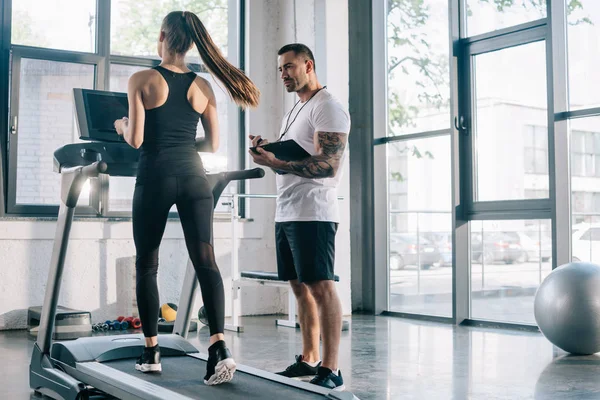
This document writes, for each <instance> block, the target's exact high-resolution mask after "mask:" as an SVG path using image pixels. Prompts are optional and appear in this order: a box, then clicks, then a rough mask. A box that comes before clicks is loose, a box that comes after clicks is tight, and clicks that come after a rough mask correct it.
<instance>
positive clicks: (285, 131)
mask: <svg viewBox="0 0 600 400" xmlns="http://www.w3.org/2000/svg"><path fill="white" fill-rule="evenodd" d="M326 87H327V86H323V87H322V88H319V90H317V91H316V92H315V93H313V95H312V96H310V98H309V99H308V100H306V103H304V104H303V105H302V107H300V109H299V110H298V112H297V113H296V116H295V117H294V119H293V120H292V122H291V123H290V124H289V125H288V122H290V117H291V116H292V112H293V111H294V109H295V108H296V106H297V105H298V103H300V100H298V101H297V102H296V104H294V107H292V109H291V110H290V113H289V114H288V117H287V120H286V121H285V130H284V131H283V133H282V134H281V136H279V139H277V141H278V142H279V141H280V140H281V138H282V137H284V136H285V134H286V133H287V131H288V130H289V129H290V127H291V126H292V124H293V123H294V121H296V118H298V115H299V114H300V111H302V109H303V108H304V106H305V105H307V104H308V102H309V101H311V100H312V98H313V97H315V96H316V94H317V93H319V92H320V91H321V90H322V89H325V88H326Z"/></svg>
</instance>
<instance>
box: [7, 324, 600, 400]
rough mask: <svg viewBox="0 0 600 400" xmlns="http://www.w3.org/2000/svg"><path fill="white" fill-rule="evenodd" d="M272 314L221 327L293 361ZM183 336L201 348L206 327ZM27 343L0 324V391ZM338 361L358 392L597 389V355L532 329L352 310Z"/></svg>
mask: <svg viewBox="0 0 600 400" xmlns="http://www.w3.org/2000/svg"><path fill="white" fill-rule="evenodd" d="M274 318H275V317H272V316H261V317H245V318H242V323H243V324H244V326H245V332H244V333H239V334H234V333H231V332H228V333H227V334H226V340H227V342H228V344H229V346H230V347H231V350H232V352H233V354H234V356H235V358H236V360H237V361H238V362H239V363H242V364H246V365H250V366H253V367H256V368H261V369H266V370H271V371H276V370H280V369H282V368H284V367H285V366H287V365H288V364H289V363H290V362H291V361H293V357H294V354H297V353H299V352H300V350H301V337H300V332H299V331H297V330H292V329H290V328H283V327H276V326H275V323H274ZM200 326H202V325H200ZM191 336H192V337H191V342H192V343H193V344H194V345H196V346H197V347H198V348H199V349H200V350H201V351H205V349H206V348H207V345H208V329H207V328H206V327H202V329H200V330H199V331H198V332H197V333H193V334H192V335H191ZM32 345H33V341H32V340H31V339H29V338H28V337H27V333H26V332H25V331H4V332H0V351H1V354H2V361H3V364H4V367H3V368H2V369H0V398H3V399H14V400H17V399H29V398H30V393H31V392H30V390H29V385H28V367H29V357H30V354H31V348H32ZM9 365H10V368H8V367H7V366H9ZM340 365H341V370H342V373H343V376H344V377H345V380H346V385H347V386H348V387H349V389H350V390H352V391H353V392H354V393H355V394H356V395H357V396H358V397H359V398H361V399H540V400H541V399H564V398H569V399H581V398H586V399H590V398H600V379H598V376H600V357H597V356H588V357H573V356H568V355H566V354H564V353H560V352H557V351H556V349H555V348H554V347H553V346H552V345H551V344H550V343H549V342H548V341H547V340H546V339H545V338H544V337H543V336H542V335H541V334H539V333H523V332H519V331H511V330H493V329H481V328H468V327H462V326H460V327H455V326H452V325H447V324H440V323H432V322H420V321H413V320H406V319H398V318H394V317H379V316H378V317H374V316H368V315H354V316H353V317H352V319H351V328H350V330H349V331H347V332H343V334H342V343H341V348H340ZM132 368H133V361H132ZM199 379H200V377H199Z"/></svg>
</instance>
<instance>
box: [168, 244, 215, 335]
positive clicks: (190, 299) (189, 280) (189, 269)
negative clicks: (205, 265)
mask: <svg viewBox="0 0 600 400" xmlns="http://www.w3.org/2000/svg"><path fill="white" fill-rule="evenodd" d="M211 244H212V243H211ZM197 288H198V277H197V276H196V270H195V269H194V265H193V264H192V261H191V260H190V258H189V257H188V262H187V266H186V268H185V275H184V278H183V286H182V288H181V293H180V295H179V304H178V306H177V316H176V317H175V323H174V324H173V333H174V334H175V335H179V336H181V337H183V338H187V336H188V332H189V329H190V319H191V314H192V308H193V306H194V300H195V299H196V289H197Z"/></svg>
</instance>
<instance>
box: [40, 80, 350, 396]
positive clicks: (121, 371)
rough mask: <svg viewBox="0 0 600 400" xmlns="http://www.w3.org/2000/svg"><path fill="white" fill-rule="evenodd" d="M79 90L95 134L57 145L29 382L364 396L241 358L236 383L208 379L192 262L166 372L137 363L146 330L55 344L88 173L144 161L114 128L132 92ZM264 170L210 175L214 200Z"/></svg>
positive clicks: (130, 170) (132, 391)
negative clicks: (195, 327) (56, 179)
mask: <svg viewBox="0 0 600 400" xmlns="http://www.w3.org/2000/svg"><path fill="white" fill-rule="evenodd" d="M74 97H75V110H76V117H77V124H78V127H79V130H80V138H82V139H87V140H90V141H89V142H85V143H74V144H67V145H65V146H63V147H60V148H59V149H57V150H56V151H55V152H54V170H55V171H56V172H58V173H60V175H61V202H60V209H59V213H58V221H57V225H56V233H55V238H54V247H53V251H52V259H51V263H50V270H49V274H48V283H47V285H46V294H45V298H44V303H43V307H42V315H41V319H40V325H39V333H38V337H37V341H36V343H35V345H34V348H33V353H32V356H31V363H30V366H29V385H30V387H31V388H32V389H33V390H34V392H35V393H36V394H42V395H46V396H49V397H52V398H55V399H67V400H86V399H90V398H92V397H96V396H103V397H108V398H113V397H116V398H119V399H127V400H128V399H135V400H142V399H143V400H159V399H160V400H164V399H173V400H184V399H185V400H188V399H265V398H269V399H270V398H286V399H288V400H293V399H342V400H351V399H357V397H356V396H354V395H353V394H352V393H350V392H348V391H336V390H329V389H326V388H322V387H320V386H317V385H313V384H310V383H307V382H302V381H298V380H294V379H290V378H286V377H283V376H280V375H277V374H274V373H270V372H266V371H262V370H259V369H256V368H252V367H249V366H245V365H240V364H238V365H237V371H236V373H235V375H234V377H233V380H232V381H231V382H228V383H225V384H221V385H216V386H208V385H205V384H204V382H203V377H204V375H205V373H206V361H207V359H208V354H205V353H201V352H199V351H198V349H196V348H195V347H194V346H193V345H192V344H191V343H189V342H188V341H187V340H186V337H187V334H188V329H189V325H190V317H191V313H192V306H193V302H194V298H195V294H196V289H197V287H198V284H197V278H196V273H195V271H194V269H193V266H192V265H191V263H189V262H188V265H187V268H186V272H185V278H184V280H183V288H182V291H181V298H180V302H179V306H178V311H177V319H176V321H175V324H174V327H173V333H171V334H160V333H159V336H158V343H159V345H160V347H161V363H162V366H163V368H162V373H142V372H140V371H137V370H135V367H134V364H135V359H136V358H137V357H139V355H140V354H141V352H142V349H143V347H144V337H143V335H142V334H124V335H105V336H96V337H85V338H79V339H76V340H73V341H63V342H54V343H53V341H52V332H53V330H54V321H55V316H56V308H57V303H58V298H59V293H60V285H61V281H62V274H63V269H64V262H65V258H66V253H67V246H68V243H69V233H70V230H71V225H72V222H73V215H74V211H75V206H76V204H77V200H78V198H79V195H80V193H81V190H82V187H83V185H84V184H85V183H86V181H87V180H88V179H91V178H97V177H98V176H100V175H101V174H106V175H109V176H130V177H132V176H135V175H136V170H137V161H138V150H136V149H134V148H132V147H130V146H129V145H128V144H127V143H124V142H123V140H122V138H120V137H119V136H118V135H117V134H116V132H115V131H114V129H112V132H111V127H112V121H114V120H116V119H118V118H121V117H122V116H124V115H127V114H126V111H127V107H126V104H127V95H126V94H125V93H113V92H105V91H98V90H86V89H74ZM98 104H101V108H102V111H101V112H102V118H98V116H97V115H96V108H94V107H93V106H92V105H96V106H97V105H98ZM98 112H100V111H98ZM123 112H125V114H123ZM101 119H103V121H100V120H101ZM106 120H108V121H110V123H107V122H106ZM111 133H112V136H111ZM262 176H264V170H263V169H261V168H255V169H251V170H243V171H232V172H224V173H218V174H207V177H208V179H209V182H210V183H211V185H212V188H213V196H214V205H215V206H216V204H217V203H218V199H219V197H220V195H221V193H222V192H223V190H224V189H225V187H226V186H227V184H228V183H229V182H231V181H234V180H242V179H255V178H260V177H262ZM234 356H235V355H234Z"/></svg>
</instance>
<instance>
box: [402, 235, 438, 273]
mask: <svg viewBox="0 0 600 400" xmlns="http://www.w3.org/2000/svg"><path fill="white" fill-rule="evenodd" d="M418 238H419V240H417V235H416V234H414V233H393V234H390V269H393V270H398V269H403V268H404V267H406V266H407V265H415V266H419V264H420V268H423V269H429V268H431V267H432V266H434V265H439V263H440V258H441V255H440V252H439V250H438V248H437V247H436V246H435V245H434V244H433V243H432V242H431V241H430V240H428V239H426V238H425V237H423V236H419V237H418Z"/></svg>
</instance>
